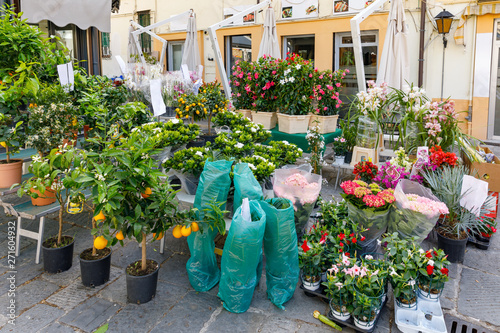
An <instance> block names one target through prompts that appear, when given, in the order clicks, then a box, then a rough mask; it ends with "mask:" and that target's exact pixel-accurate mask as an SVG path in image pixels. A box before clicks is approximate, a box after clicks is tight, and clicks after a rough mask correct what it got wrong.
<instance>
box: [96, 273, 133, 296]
mask: <svg viewBox="0 0 500 333" xmlns="http://www.w3.org/2000/svg"><path fill="white" fill-rule="evenodd" d="M112 268H113V267H112ZM97 297H100V298H103V299H106V300H108V301H110V302H115V303H120V304H122V305H124V304H127V284H126V281H125V273H123V274H122V275H120V277H119V278H118V279H116V280H115V281H113V282H111V283H109V284H108V285H107V286H106V287H104V288H103V289H102V290H100V291H99V292H98V294H97Z"/></svg>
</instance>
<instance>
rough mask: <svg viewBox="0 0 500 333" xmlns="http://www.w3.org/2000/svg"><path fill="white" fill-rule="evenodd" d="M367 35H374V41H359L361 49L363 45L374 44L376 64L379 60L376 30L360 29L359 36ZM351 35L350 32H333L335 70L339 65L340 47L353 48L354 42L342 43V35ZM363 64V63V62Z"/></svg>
mask: <svg viewBox="0 0 500 333" xmlns="http://www.w3.org/2000/svg"><path fill="white" fill-rule="evenodd" d="M367 35H375V42H370V43H366V42H365V43H363V42H362V43H361V49H363V47H365V46H376V47H377V65H378V61H379V54H378V52H379V47H378V46H379V45H378V42H379V39H378V30H366V31H361V36H367ZM346 36H348V37H351V32H336V33H335V45H334V47H335V66H334V68H335V70H338V69H339V66H340V58H339V54H340V52H339V51H340V48H341V47H352V48H353V50H354V44H353V43H342V37H346ZM363 66H364V64H363ZM377 72H378V66H377Z"/></svg>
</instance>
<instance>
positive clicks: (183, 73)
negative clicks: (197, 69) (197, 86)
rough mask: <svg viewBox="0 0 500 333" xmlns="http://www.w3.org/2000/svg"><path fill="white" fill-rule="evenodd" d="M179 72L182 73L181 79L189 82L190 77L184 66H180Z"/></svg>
mask: <svg viewBox="0 0 500 333" xmlns="http://www.w3.org/2000/svg"><path fill="white" fill-rule="evenodd" d="M181 72H182V77H183V78H184V80H186V81H191V77H190V76H189V69H188V66H187V65H186V64H182V65H181Z"/></svg>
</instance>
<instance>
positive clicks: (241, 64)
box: [231, 60, 253, 120]
mask: <svg viewBox="0 0 500 333" xmlns="http://www.w3.org/2000/svg"><path fill="white" fill-rule="evenodd" d="M232 70H233V73H232V74H231V91H232V97H233V105H234V108H235V110H236V112H238V113H240V114H242V115H243V116H244V117H245V118H247V119H249V120H252V114H251V111H252V110H251V108H252V103H253V99H252V96H250V95H251V94H252V92H251V89H248V88H250V87H247V83H248V79H247V73H249V70H250V62H248V61H241V60H237V61H236V63H235V64H234V66H233V68H232ZM245 87H247V89H245Z"/></svg>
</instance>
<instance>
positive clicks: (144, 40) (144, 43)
mask: <svg viewBox="0 0 500 333" xmlns="http://www.w3.org/2000/svg"><path fill="white" fill-rule="evenodd" d="M137 20H138V21H139V24H140V25H141V26H143V27H146V26H148V25H150V24H151V15H150V13H149V11H146V12H139V13H137ZM139 38H140V39H139V41H140V42H141V47H142V52H143V53H148V54H150V53H151V36H150V35H148V34H147V33H142V34H141V35H140V36H139Z"/></svg>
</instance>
